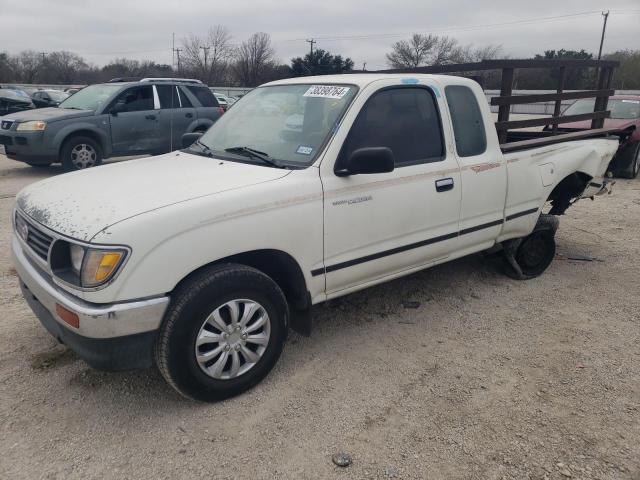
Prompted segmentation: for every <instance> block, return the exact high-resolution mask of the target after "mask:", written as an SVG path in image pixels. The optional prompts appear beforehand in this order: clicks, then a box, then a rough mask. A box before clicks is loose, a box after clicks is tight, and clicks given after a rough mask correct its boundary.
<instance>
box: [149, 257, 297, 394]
mask: <svg viewBox="0 0 640 480" xmlns="http://www.w3.org/2000/svg"><path fill="white" fill-rule="evenodd" d="M233 305H235V308H236V314H235V318H236V320H239V323H238V325H237V327H238V330H233V329H231V328H227V331H225V330H224V329H223V328H221V327H220V325H221V324H220V321H222V322H224V323H223V325H224V326H226V327H232V326H233V325H234V322H233V318H234V312H233V308H232V307H233ZM255 305H257V306H255ZM245 314H247V315H246V316H247V319H246V320H245ZM265 315H266V319H265ZM243 321H244V322H246V323H245V326H244V327H242V326H241V324H242V322H243ZM261 322H262V323H261ZM288 323H289V307H288V305H287V301H286V299H285V296H284V294H283V293H282V290H281V289H280V287H279V286H278V285H277V284H276V283H275V282H274V281H273V280H272V279H271V278H270V277H268V276H267V275H265V274H264V273H262V272H260V271H259V270H256V269H254V268H251V267H247V266H244V265H238V264H224V265H215V266H212V267H208V268H205V269H204V270H202V271H201V272H199V273H197V274H195V275H194V276H193V277H192V278H190V279H188V280H187V281H186V282H184V283H183V284H182V285H180V286H179V287H178V288H177V289H176V291H175V292H174V294H173V295H172V302H171V305H170V306H169V309H168V310H167V313H166V314H165V319H164V321H163V325H162V327H161V329H160V332H159V335H158V339H157V342H156V347H155V360H156V364H157V366H158V369H159V370H160V373H161V374H162V376H163V377H164V378H165V380H166V381H167V383H169V385H171V386H172V387H173V388H174V389H175V390H177V391H178V392H179V393H180V394H182V395H184V396H185V397H187V398H191V399H194V400H200V401H204V402H213V401H218V400H223V399H225V398H229V397H233V396H235V395H238V394H240V393H242V392H244V391H246V390H248V389H250V388H251V387H253V386H254V385H256V384H257V383H258V382H260V381H261V380H262V379H263V378H264V377H266V376H267V374H268V373H269V372H270V371H271V369H272V368H273V366H274V365H275V364H276V362H277V361H278V358H279V357H280V354H281V353H282V349H283V347H284V343H285V340H286V338H287V331H288ZM255 325H259V326H258V327H257V328H254V327H255ZM247 332H248V333H247ZM225 336H226V337H225ZM223 337H224V338H223ZM256 342H260V344H258V343H256ZM221 349H222V350H221ZM234 352H235V353H234ZM236 358H237V359H238V360H237V361H236Z"/></svg>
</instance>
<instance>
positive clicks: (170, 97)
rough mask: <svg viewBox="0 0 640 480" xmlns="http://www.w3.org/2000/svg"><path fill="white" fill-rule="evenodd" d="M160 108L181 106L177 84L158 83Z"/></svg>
mask: <svg viewBox="0 0 640 480" xmlns="http://www.w3.org/2000/svg"><path fill="white" fill-rule="evenodd" d="M156 89H157V90H158V98H159V99H160V108H162V109H167V108H180V99H179V98H178V91H177V89H176V87H175V85H156Z"/></svg>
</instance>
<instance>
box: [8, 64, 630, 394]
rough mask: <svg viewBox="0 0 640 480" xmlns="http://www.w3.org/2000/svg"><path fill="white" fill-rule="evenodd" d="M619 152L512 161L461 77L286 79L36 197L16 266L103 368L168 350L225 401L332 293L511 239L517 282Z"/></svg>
mask: <svg viewBox="0 0 640 480" xmlns="http://www.w3.org/2000/svg"><path fill="white" fill-rule="evenodd" d="M187 140H188V139H187ZM191 140H194V138H191ZM617 146H618V141H617V140H610V139H607V138H598V139H587V140H579V141H571V142H566V143H559V144H554V145H549V146H544V147H538V148H533V149H522V150H519V151H516V152H513V153H508V154H503V152H502V150H501V147H500V145H499V144H498V139H497V136H496V131H495V129H494V122H493V119H492V116H491V112H490V110H489V107H488V105H487V103H486V100H485V98H484V95H483V92H482V90H481V88H480V87H479V85H477V84H476V83H475V82H473V81H471V80H467V79H464V78H460V77H454V76H438V75H403V74H352V75H343V76H324V77H307V78H299V79H288V80H282V81H277V82H273V83H269V84H266V85H263V86H261V87H259V88H256V89H254V90H253V91H251V92H250V93H248V94H247V95H246V96H245V97H244V98H242V100H240V101H239V102H238V103H237V104H236V105H234V107H233V108H231V109H230V110H229V112H228V113H227V114H225V115H224V116H223V117H222V118H221V119H220V120H219V121H218V122H217V123H216V124H215V125H213V126H212V127H211V128H210V129H209V130H208V131H207V132H206V133H205V134H204V135H202V137H200V138H199V139H197V140H195V143H193V144H192V145H190V146H188V147H185V148H184V149H183V150H181V151H176V152H173V153H169V154H166V155H161V156H158V157H152V158H145V159H140V160H135V161H130V162H126V163H121V164H113V165H108V166H104V167H100V168H95V169H91V170H87V171H79V172H74V173H69V174H65V175H61V176H57V177H55V178H50V179H48V180H44V181H41V182H38V183H35V184H33V185H31V186H29V187H27V188H26V189H24V190H23V191H22V192H21V193H20V194H19V196H18V198H17V203H16V208H15V212H14V228H15V234H14V237H13V243H12V249H13V254H14V257H15V267H16V270H17V272H18V275H19V277H20V284H21V286H22V289H23V293H24V296H25V298H26V300H27V301H28V303H29V305H30V306H31V308H32V309H33V311H34V312H35V313H36V315H37V316H38V318H39V319H40V321H41V322H42V323H43V325H44V326H45V327H46V328H47V330H49V332H51V334H53V335H54V336H55V337H56V338H58V339H59V340H60V341H61V342H64V343H65V344H66V345H68V346H69V347H70V348H71V349H72V350H74V351H75V352H76V353H77V354H78V355H79V356H80V357H81V358H83V359H85V360H86V361H87V362H88V363H89V364H90V365H92V366H94V367H96V368H102V369H112V370H118V369H128V368H144V367H148V366H150V365H152V363H153V362H154V361H155V362H156V364H157V366H158V367H159V369H160V371H161V372H162V375H163V376H164V377H165V379H166V380H167V381H168V382H169V383H170V384H171V385H172V386H173V387H174V388H175V389H176V390H178V391H179V392H180V393H182V394H183V395H186V396H188V397H191V398H196V399H200V400H205V401H212V400H217V399H221V398H225V397H229V396H232V395H235V394H238V393H240V392H242V391H244V390H246V389H248V388H250V387H251V386H252V385H255V384H256V383H257V382H259V381H260V380H261V379H262V378H264V377H265V376H266V375H267V373H268V372H269V371H270V370H271V369H272V367H273V366H274V364H275V363H276V361H277V360H278V358H279V356H280V353H281V351H282V349H283V345H284V343H285V339H286V337H287V331H288V329H289V328H290V326H291V324H292V323H295V322H299V323H300V325H301V328H302V327H304V326H305V325H307V324H308V318H309V313H308V312H309V309H310V307H311V306H312V305H314V304H317V303H319V302H323V301H325V300H328V299H331V298H335V297H339V296H342V295H346V294H348V293H351V292H354V291H356V290H360V289H363V288H365V287H368V286H371V285H375V284H377V283H380V282H385V281H387V280H391V279H393V278H397V277H400V276H402V275H407V274H410V273H412V272H415V271H417V270H420V269H424V268H428V267H431V266H434V265H437V264H440V263H443V262H447V261H449V260H453V259H455V258H458V257H462V256H464V255H469V254H471V253H474V252H479V251H483V250H487V249H491V248H493V249H495V248H497V247H500V246H501V247H503V252H504V257H505V260H506V261H505V266H506V268H507V272H508V273H509V274H510V275H512V276H514V277H516V278H532V277H535V276H537V275H539V274H540V273H542V272H543V271H544V270H545V269H546V268H547V266H548V265H549V264H550V262H551V261H552V259H553V257H554V252H555V242H554V234H555V230H556V228H557V220H556V217H555V216H552V215H548V214H544V215H542V211H543V207H545V205H548V204H547V202H548V201H549V202H551V207H550V208H551V212H550V213H551V214H556V215H557V214H562V213H564V211H565V210H566V208H567V207H568V206H569V204H570V202H572V201H573V200H575V199H577V198H582V197H592V196H593V195H596V194H599V193H602V192H603V191H605V190H606V186H605V182H606V180H605V179H603V177H604V176H605V172H606V168H607V165H608V164H609V162H610V160H611V158H612V156H613V155H614V153H615V151H616V149H617Z"/></svg>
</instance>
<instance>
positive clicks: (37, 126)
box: [16, 120, 47, 132]
mask: <svg viewBox="0 0 640 480" xmlns="http://www.w3.org/2000/svg"><path fill="white" fill-rule="evenodd" d="M45 128H47V122H43V121H42V120H34V121H31V122H23V123H19V124H18V126H17V127H16V131H18V132H36V131H38V130H44V129H45Z"/></svg>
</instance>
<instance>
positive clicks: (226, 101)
mask: <svg viewBox="0 0 640 480" xmlns="http://www.w3.org/2000/svg"><path fill="white" fill-rule="evenodd" d="M211 91H212V92H213V95H215V97H216V100H218V103H219V104H220V106H221V107H222V108H224V109H225V111H226V110H227V109H228V108H229V107H231V105H233V104H234V103H235V102H236V99H234V98H233V97H228V96H226V95H224V94H222V93H218V92H215V91H214V90H213V89H211Z"/></svg>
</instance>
